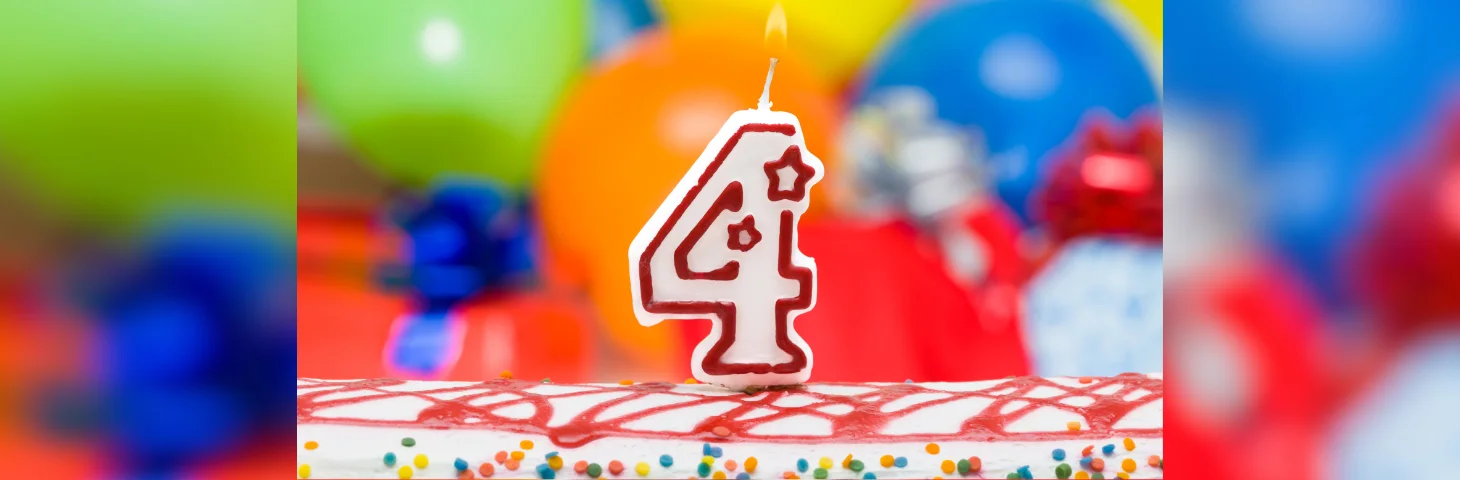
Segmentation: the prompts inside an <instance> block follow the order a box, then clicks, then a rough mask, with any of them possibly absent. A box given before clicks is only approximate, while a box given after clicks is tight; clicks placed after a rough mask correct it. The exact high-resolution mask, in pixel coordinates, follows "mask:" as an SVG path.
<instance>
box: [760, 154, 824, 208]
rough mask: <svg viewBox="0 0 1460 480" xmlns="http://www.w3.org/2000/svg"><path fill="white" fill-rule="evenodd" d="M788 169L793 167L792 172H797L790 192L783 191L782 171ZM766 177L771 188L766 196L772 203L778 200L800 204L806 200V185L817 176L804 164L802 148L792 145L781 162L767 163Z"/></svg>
mask: <svg viewBox="0 0 1460 480" xmlns="http://www.w3.org/2000/svg"><path fill="white" fill-rule="evenodd" d="M786 167H791V170H793V171H795V172H796V179H795V180H792V181H791V189H790V190H781V174H780V170H781V169H782V168H786ZM765 175H766V177H768V178H769V179H770V183H769V185H770V187H769V191H767V192H766V196H767V197H769V198H770V199H771V201H772V202H774V201H777V200H791V201H796V202H799V201H801V200H804V199H805V198H806V183H807V182H810V181H811V177H814V176H816V169H815V168H811V166H810V165H807V164H806V163H805V162H802V161H801V147H797V146H795V145H792V146H791V148H787V149H786V153H783V154H781V158H780V159H779V160H776V161H774V162H766V164H765Z"/></svg>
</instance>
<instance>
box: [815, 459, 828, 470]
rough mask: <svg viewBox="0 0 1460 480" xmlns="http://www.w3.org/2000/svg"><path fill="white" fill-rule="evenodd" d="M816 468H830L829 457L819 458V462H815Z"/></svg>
mask: <svg viewBox="0 0 1460 480" xmlns="http://www.w3.org/2000/svg"><path fill="white" fill-rule="evenodd" d="M816 466H818V467H821V468H831V457H821V461H819V462H816Z"/></svg>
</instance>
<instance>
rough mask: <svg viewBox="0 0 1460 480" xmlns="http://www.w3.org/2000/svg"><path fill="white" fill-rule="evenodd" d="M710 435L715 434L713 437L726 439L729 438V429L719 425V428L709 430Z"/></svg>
mask: <svg viewBox="0 0 1460 480" xmlns="http://www.w3.org/2000/svg"><path fill="white" fill-rule="evenodd" d="M710 433H713V434H715V436H717V437H728V436H730V429H729V428H725V426H723V425H721V426H718V427H715V428H713V429H711V430H710Z"/></svg>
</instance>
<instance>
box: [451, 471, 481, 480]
mask: <svg viewBox="0 0 1460 480" xmlns="http://www.w3.org/2000/svg"><path fill="white" fill-rule="evenodd" d="M476 478H477V474H475V473H472V471H471V470H462V471H460V472H456V480H476Z"/></svg>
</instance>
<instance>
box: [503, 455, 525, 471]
mask: <svg viewBox="0 0 1460 480" xmlns="http://www.w3.org/2000/svg"><path fill="white" fill-rule="evenodd" d="M502 466H503V467H505V468H506V469H507V471H509V472H515V471H517V467H521V466H522V461H521V460H513V459H510V458H509V459H507V463H503V464H502Z"/></svg>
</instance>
